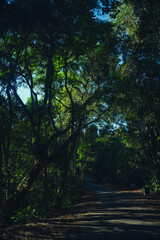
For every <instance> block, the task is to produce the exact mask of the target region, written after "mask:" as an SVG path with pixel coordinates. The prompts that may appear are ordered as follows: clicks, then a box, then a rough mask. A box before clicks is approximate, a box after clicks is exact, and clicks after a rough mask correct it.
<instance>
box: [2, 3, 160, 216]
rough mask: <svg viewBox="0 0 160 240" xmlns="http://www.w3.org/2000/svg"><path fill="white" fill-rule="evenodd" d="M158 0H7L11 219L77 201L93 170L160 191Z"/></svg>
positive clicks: (5, 212) (7, 205) (5, 87)
mask: <svg viewBox="0 0 160 240" xmlns="http://www.w3.org/2000/svg"><path fill="white" fill-rule="evenodd" d="M159 5H160V3H159V1H156V0H155V1H150V0H147V1H132V0H124V1H103V0H101V1H96V0H90V1H81V0H45V1H44V0H41V1H37V0H21V1H20V0H11V1H5V0H3V1H1V5H0V24H1V29H0V84H1V85H0V134H1V136H0V196H1V198H0V205H1V206H2V207H1V211H2V216H7V217H8V216H9V218H12V219H13V220H15V219H17V218H18V217H17V216H18V215H16V214H17V213H19V215H20V216H23V215H25V216H29V215H30V216H31V215H33V217H34V216H35V215H36V214H45V213H46V212H47V211H48V210H49V209H50V208H53V207H59V208H60V207H63V206H64V205H66V204H69V203H71V202H72V201H74V200H75V199H76V198H77V197H78V196H79V194H81V193H82V191H83V178H84V172H86V171H88V172H92V174H93V175H94V177H95V178H97V180H98V181H100V182H113V183H115V184H116V183H118V182H119V183H121V184H127V183H128V184H137V185H138V186H141V185H142V184H149V185H150V186H152V187H153V188H154V189H155V190H158V189H159V184H160V168H159V163H160V130H159V129H160V127H159V123H160V119H159V118H160V117H159V116H160V112H159V111H160V107H159V102H160V99H159V98H160V93H159V52H160V51H159V39H160V38H159V33H160V32H159V24H160V14H159V11H160V6H159ZM98 13H99V15H103V14H108V15H107V18H106V19H100V18H98V16H97V14H98ZM22 87H23V88H24V89H28V90H29V92H30V96H29V98H28V100H27V102H24V101H23V99H22V98H21V97H20V95H19V89H20V88H22ZM37 200H38V201H37ZM37 202H39V205H38V204H37ZM41 204H43V209H41V210H40V205H41ZM19 209H21V210H19ZM19 211H20V212H19ZM27 214H28V215H27ZM19 218H20V217H19Z"/></svg>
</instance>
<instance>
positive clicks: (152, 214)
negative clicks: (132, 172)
mask: <svg viewBox="0 0 160 240" xmlns="http://www.w3.org/2000/svg"><path fill="white" fill-rule="evenodd" d="M86 185H87V187H88V189H89V192H88V195H85V196H83V197H82V198H81V201H80V202H79V203H77V204H76V205H74V206H70V207H69V208H68V210H67V212H66V213H65V214H62V215H60V216H59V217H50V218H49V217H48V218H46V219H41V220H37V221H34V222H31V223H28V224H25V225H24V224H23V225H21V226H20V225H19V226H14V227H13V228H10V229H9V230H7V231H8V232H7V233H6V232H4V233H3V235H2V237H1V238H0V240H10V239H13V240H14V239H17V240H37V239H38V240H50V239H66V240H70V239H71V240H72V239H73V240H74V239H75V240H76V239H80V240H90V239H92V240H103V239H104V240H125V239H126V240H132V239H133V240H159V239H160V211H159V210H153V209H151V208H150V207H149V203H148V201H145V200H146V199H145V198H144V197H143V196H139V195H138V196H139V197H138V196H137V195H136V193H134V192H133V193H131V192H127V191H117V190H113V189H109V188H108V187H105V186H101V185H97V184H94V183H93V181H92V179H90V178H88V179H86Z"/></svg>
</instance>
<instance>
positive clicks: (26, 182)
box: [3, 161, 43, 216]
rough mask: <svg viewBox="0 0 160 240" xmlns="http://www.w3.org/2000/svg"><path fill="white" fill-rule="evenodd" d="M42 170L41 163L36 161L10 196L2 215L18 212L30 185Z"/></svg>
mask: <svg viewBox="0 0 160 240" xmlns="http://www.w3.org/2000/svg"><path fill="white" fill-rule="evenodd" d="M42 169H43V162H40V161H37V162H36V163H35V164H34V165H33V166H32V168H31V169H30V170H29V172H28V173H27V174H26V176H25V177H24V178H23V180H22V181H21V183H20V184H19V185H18V187H17V190H16V192H15V194H14V195H12V196H10V197H9V198H8V199H7V201H6V203H5V207H4V211H3V213H4V215H5V216H11V215H12V213H13V211H16V210H18V209H19V208H21V207H22V203H23V200H24V198H25V197H26V195H27V193H28V191H29V189H30V188H31V186H32V184H33V183H34V182H35V180H36V179H37V177H38V176H39V174H40V173H41V171H42Z"/></svg>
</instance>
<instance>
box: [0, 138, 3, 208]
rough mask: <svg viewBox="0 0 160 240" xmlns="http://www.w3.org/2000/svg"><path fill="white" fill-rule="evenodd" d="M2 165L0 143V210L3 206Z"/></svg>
mask: <svg viewBox="0 0 160 240" xmlns="http://www.w3.org/2000/svg"><path fill="white" fill-rule="evenodd" d="M2 165H3V154H2V143H1V142H0V209H1V207H2V205H3V175H2V173H3V172H2Z"/></svg>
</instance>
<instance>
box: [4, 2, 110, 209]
mask: <svg viewBox="0 0 160 240" xmlns="http://www.w3.org/2000/svg"><path fill="white" fill-rule="evenodd" d="M96 6H97V1H89V2H83V3H82V1H79V0H77V1H65V0H63V1H58V0H56V1H54V2H52V1H38V2H37V1H36V0H34V1H29V0H28V1H18V0H15V1H10V3H6V8H5V9H7V10H6V13H5V17H6V23H7V24H6V27H4V29H3V31H2V34H1V38H0V51H1V58H0V61H1V76H0V81H1V86H2V89H3V93H4V95H5V93H8V101H9V102H10V103H13V101H15V99H16V102H17V105H19V110H16V109H15V108H14V110H15V111H16V113H17V117H21V118H22V121H21V122H20V125H19V126H18V128H17V126H16V125H15V124H14V123H12V126H11V127H12V129H14V131H15V132H17V131H18V129H23V126H24V125H25V131H22V132H23V135H24V136H25V137H26V136H27V138H26V139H24V144H25V146H27V144H29V145H28V152H29V151H30V152H31V155H32V156H33V160H29V161H30V163H32V164H33V165H32V166H30V163H29V164H27V166H26V168H29V167H30V169H28V172H27V174H26V176H24V175H23V174H24V172H23V174H22V175H23V178H22V180H21V182H20V183H19V184H18V186H17V189H16V191H15V193H14V194H13V195H12V196H10V197H9V198H8V199H7V201H6V203H5V206H4V209H5V211H9V212H10V211H13V210H15V209H17V208H18V207H19V206H20V205H21V203H22V202H23V199H24V197H25V196H26V194H27V193H28V191H29V189H30V188H31V186H32V185H33V183H34V182H35V180H36V179H37V177H38V176H39V175H40V173H41V172H42V170H43V169H46V166H47V165H49V164H53V163H55V164H57V163H58V164H61V166H62V168H63V167H64V166H67V167H66V171H69V169H68V166H69V167H70V165H71V160H72V159H73V153H74V149H75V143H76V141H77V139H78V137H79V135H80V134H81V131H82V129H83V128H85V127H86V126H88V125H89V124H91V123H92V122H95V121H97V119H99V117H100V116H101V115H102V114H104V112H105V111H106V110H107V107H106V106H102V105H103V104H102V101H101V98H100V95H101V92H102V86H103V85H104V83H105V81H106V78H105V76H106V75H107V74H108V73H109V71H110V68H109V65H112V64H111V63H110V61H109V60H108V59H111V57H109V56H108V55H106V56H105V59H106V61H108V62H107V63H106V65H107V68H106V65H104V64H103V68H102V67H101V71H99V67H100V64H101V63H102V62H101V61H100V62H99V63H98V61H97V59H100V56H101V53H102V50H103V48H102V46H103V43H104V41H106V39H107V38H108V36H109V37H110V36H111V35H112V34H111V32H112V28H111V27H110V24H109V23H107V24H102V26H101V23H100V22H98V21H96V19H94V18H93V9H94V8H95V7H96ZM17 13H19V14H17ZM104 29H105V30H106V31H107V33H108V35H107V34H106V33H104ZM112 48H113V49H114V47H113V46H112ZM101 59H102V61H103V63H104V58H101ZM91 64H94V66H95V68H94V69H93V68H92V66H91ZM19 86H24V87H27V88H29V89H30V93H31V94H30V100H29V101H28V103H27V104H25V103H23V101H22V100H21V98H20V97H19V95H18V93H17V89H18V88H19ZM98 109H99V110H98ZM14 110H13V108H12V109H10V111H11V113H12V114H13V112H14ZM19 112H21V114H19ZM93 114H94V115H93ZM14 131H13V132H14ZM18 137H20V134H18ZM21 137H22V138H23V136H21ZM15 145H16V146H17V144H15ZM21 151H24V149H23V147H22V148H21ZM66 154H67V155H66ZM65 156H68V157H65ZM64 172H65V171H64Z"/></svg>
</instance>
